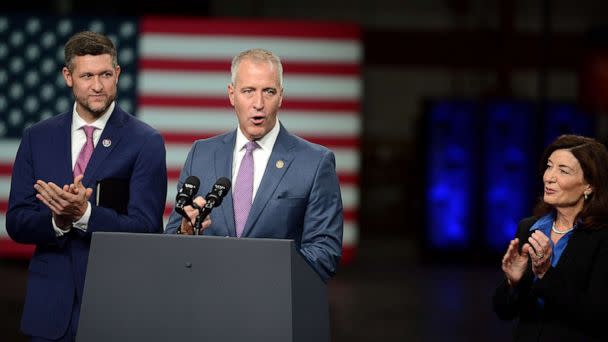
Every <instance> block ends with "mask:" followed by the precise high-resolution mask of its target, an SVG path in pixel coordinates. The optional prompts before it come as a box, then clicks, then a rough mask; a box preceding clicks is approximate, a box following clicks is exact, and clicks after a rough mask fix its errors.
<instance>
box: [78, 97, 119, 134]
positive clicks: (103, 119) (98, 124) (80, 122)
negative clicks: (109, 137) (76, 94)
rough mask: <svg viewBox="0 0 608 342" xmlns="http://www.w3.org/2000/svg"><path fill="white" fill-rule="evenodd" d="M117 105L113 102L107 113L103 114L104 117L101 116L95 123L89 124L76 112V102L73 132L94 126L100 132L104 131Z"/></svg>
mask: <svg viewBox="0 0 608 342" xmlns="http://www.w3.org/2000/svg"><path fill="white" fill-rule="evenodd" d="M115 105H116V102H114V101H112V103H111V104H110V106H109V107H108V109H107V110H106V112H105V113H103V115H102V116H100V117H99V118H98V119H97V120H95V121H94V122H93V123H90V124H89V123H87V122H86V121H84V120H83V119H82V118H81V117H80V115H78V112H77V111H76V102H74V108H73V109H72V132H74V131H77V130H79V129H81V128H82V127H83V126H86V125H89V126H94V127H95V128H97V129H98V130H99V131H103V129H104V128H105V127H106V124H107V123H108V120H109V119H110V116H111V115H112V112H113V111H114V107H115Z"/></svg>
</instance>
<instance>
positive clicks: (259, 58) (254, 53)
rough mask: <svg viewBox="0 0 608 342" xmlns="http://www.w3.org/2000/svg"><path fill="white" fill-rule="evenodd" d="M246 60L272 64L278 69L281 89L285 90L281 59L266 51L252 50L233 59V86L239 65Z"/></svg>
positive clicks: (231, 69)
mask: <svg viewBox="0 0 608 342" xmlns="http://www.w3.org/2000/svg"><path fill="white" fill-rule="evenodd" d="M244 59H251V60H253V61H254V62H270V63H272V64H273V65H274V66H275V67H276V68H277V73H278V75H279V87H281V88H283V65H282V64H281V59H280V58H279V56H277V55H275V54H274V53H272V52H270V51H268V50H264V49H250V50H246V51H243V52H241V53H239V54H238V55H236V56H234V58H233V59H232V66H231V67H230V73H231V78H230V81H231V82H232V85H233V86H234V85H235V82H236V72H237V71H238V68H239V64H241V61H242V60H244Z"/></svg>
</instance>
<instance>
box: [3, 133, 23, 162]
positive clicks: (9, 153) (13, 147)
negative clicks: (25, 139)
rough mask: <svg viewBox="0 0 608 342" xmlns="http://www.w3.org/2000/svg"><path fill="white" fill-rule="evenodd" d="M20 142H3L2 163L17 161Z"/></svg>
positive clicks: (13, 140)
mask: <svg viewBox="0 0 608 342" xmlns="http://www.w3.org/2000/svg"><path fill="white" fill-rule="evenodd" d="M20 141H21V140H18V139H11V140H8V139H6V140H4V139H3V140H2V144H0V163H7V162H10V163H12V162H13V161H14V160H15V155H16V154H17V149H18V148H19V142H20Z"/></svg>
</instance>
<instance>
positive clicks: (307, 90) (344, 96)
mask: <svg viewBox="0 0 608 342" xmlns="http://www.w3.org/2000/svg"><path fill="white" fill-rule="evenodd" d="M229 82H230V73H228V72H183V71H173V70H172V71H151V70H144V71H143V72H141V73H140V74H139V79H138V89H139V92H140V94H145V95H147V96H155V95H157V96H161V95H162V96H167V95H179V96H227V87H228V83H229ZM283 83H284V85H283V87H284V88H285V89H286V91H285V96H289V98H290V99H298V98H317V99H334V100H336V99H341V100H358V99H359V98H361V95H362V94H361V80H360V79H359V77H358V76H324V75H314V76H302V75H296V76H287V75H286V76H285V77H284V81H283Z"/></svg>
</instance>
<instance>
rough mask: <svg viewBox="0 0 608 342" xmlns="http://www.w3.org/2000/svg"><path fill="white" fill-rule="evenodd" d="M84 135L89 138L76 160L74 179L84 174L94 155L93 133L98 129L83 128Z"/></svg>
mask: <svg viewBox="0 0 608 342" xmlns="http://www.w3.org/2000/svg"><path fill="white" fill-rule="evenodd" d="M82 129H83V130H84V134H86V136H87V141H86V142H85V143H84V146H82V149H81V150H80V154H79V155H78V159H76V165H74V178H76V176H78V175H82V174H84V170H85V169H86V168H87V164H88V163H89V160H90V159H91V155H92V154H93V149H94V148H95V146H93V132H94V131H95V129H97V128H96V127H95V126H82Z"/></svg>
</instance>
